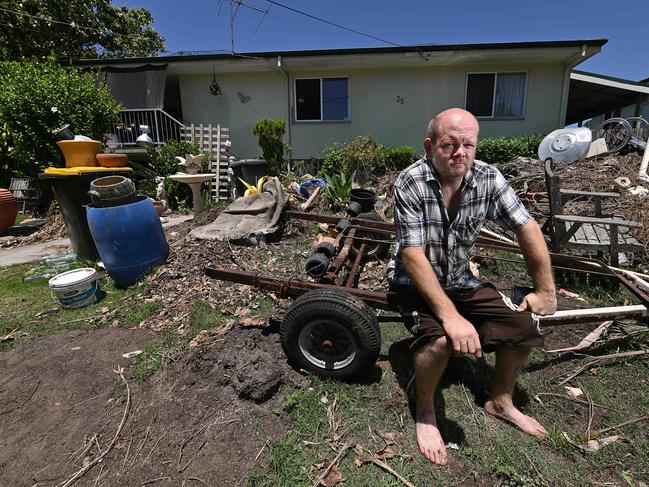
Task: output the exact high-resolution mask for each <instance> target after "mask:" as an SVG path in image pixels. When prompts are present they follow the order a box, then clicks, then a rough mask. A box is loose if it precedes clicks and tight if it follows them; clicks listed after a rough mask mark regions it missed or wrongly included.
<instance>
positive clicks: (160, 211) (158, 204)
mask: <svg viewBox="0 0 649 487" xmlns="http://www.w3.org/2000/svg"><path fill="white" fill-rule="evenodd" d="M149 200H151V203H153V207H154V208H155V211H157V212H158V216H162V214H163V213H164V212H165V205H164V203H163V202H162V201H160V200H154V199H153V198H149Z"/></svg>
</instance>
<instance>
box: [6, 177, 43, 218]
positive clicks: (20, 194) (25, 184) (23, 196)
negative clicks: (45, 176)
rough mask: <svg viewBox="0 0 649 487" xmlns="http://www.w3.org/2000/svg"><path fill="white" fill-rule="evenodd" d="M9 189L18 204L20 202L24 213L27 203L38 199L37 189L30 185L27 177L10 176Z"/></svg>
mask: <svg viewBox="0 0 649 487" xmlns="http://www.w3.org/2000/svg"><path fill="white" fill-rule="evenodd" d="M9 191H11V193H12V194H13V195H14V198H16V200H17V201H18V203H19V204H20V203H21V202H22V204H23V209H22V213H25V210H26V209H27V204H28V203H30V204H32V203H35V202H36V200H37V199H38V198H37V195H38V191H36V189H35V188H32V187H30V185H29V178H11V182H10V183H9Z"/></svg>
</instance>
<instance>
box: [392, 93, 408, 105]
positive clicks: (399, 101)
mask: <svg viewBox="0 0 649 487" xmlns="http://www.w3.org/2000/svg"><path fill="white" fill-rule="evenodd" d="M394 101H396V102H397V103H399V104H400V105H403V104H404V103H405V102H406V99H405V98H404V97H403V96H399V95H397V96H396V98H395V100H394Z"/></svg>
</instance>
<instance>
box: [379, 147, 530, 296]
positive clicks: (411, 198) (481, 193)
mask: <svg viewBox="0 0 649 487" xmlns="http://www.w3.org/2000/svg"><path fill="white" fill-rule="evenodd" d="M461 191H462V196H461V199H460V203H459V206H458V211H457V216H456V217H455V220H453V221H452V222H449V219H448V213H447V211H446V206H445V204H444V201H443V198H442V194H441V186H440V183H439V177H438V176H437V174H436V171H435V169H434V168H433V165H432V163H431V161H429V160H419V161H417V162H416V163H414V164H413V165H411V166H410V167H408V168H406V169H404V170H403V171H402V172H401V174H399V177H398V178H397V180H396V182H395V183H394V221H395V224H396V230H397V249H396V252H395V269H394V274H393V276H392V282H395V283H397V284H405V285H413V283H412V281H411V280H410V278H409V277H408V274H407V273H406V269H405V266H404V264H403V262H402V261H401V259H400V256H399V249H400V248H402V247H412V246H425V252H426V255H427V256H428V260H429V261H430V263H431V265H432V266H433V270H434V271H435V274H436V275H437V279H439V282H440V284H441V286H442V287H443V288H444V289H445V290H447V291H458V290H462V289H472V288H475V287H476V286H478V285H479V284H480V281H479V280H478V279H476V278H475V277H474V276H473V274H472V273H471V271H470V268H469V261H470V259H471V256H472V255H473V248H474V247H475V240H476V238H477V237H478V234H479V233H480V228H481V227H482V224H483V223H484V222H485V220H486V219H490V220H494V221H495V222H496V223H498V224H499V225H500V226H501V227H503V228H507V229H509V230H515V229H517V228H519V227H521V226H523V225H525V224H526V223H527V222H528V221H529V220H530V219H531V218H532V217H531V216H530V214H529V213H528V212H527V210H526V209H525V207H524V206H523V204H522V203H521V201H520V200H519V198H518V196H516V193H515V192H514V190H513V189H512V188H511V186H509V184H508V183H507V181H506V180H505V178H504V177H503V175H502V174H501V173H500V171H498V169H496V168H495V167H494V166H491V165H489V164H486V163H484V162H482V161H475V163H474V165H473V168H472V169H471V171H469V172H468V173H467V174H466V175H465V176H464V181H463V184H462V187H461Z"/></svg>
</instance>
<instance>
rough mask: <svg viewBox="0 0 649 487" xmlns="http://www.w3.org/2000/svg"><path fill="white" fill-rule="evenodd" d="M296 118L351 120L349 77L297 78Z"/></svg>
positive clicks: (302, 119) (308, 119) (307, 119)
mask: <svg viewBox="0 0 649 487" xmlns="http://www.w3.org/2000/svg"><path fill="white" fill-rule="evenodd" d="M295 120H299V121H315V120H349V78H303V79H296V80H295Z"/></svg>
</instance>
